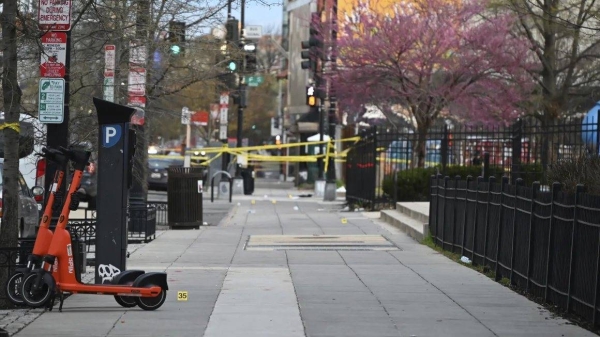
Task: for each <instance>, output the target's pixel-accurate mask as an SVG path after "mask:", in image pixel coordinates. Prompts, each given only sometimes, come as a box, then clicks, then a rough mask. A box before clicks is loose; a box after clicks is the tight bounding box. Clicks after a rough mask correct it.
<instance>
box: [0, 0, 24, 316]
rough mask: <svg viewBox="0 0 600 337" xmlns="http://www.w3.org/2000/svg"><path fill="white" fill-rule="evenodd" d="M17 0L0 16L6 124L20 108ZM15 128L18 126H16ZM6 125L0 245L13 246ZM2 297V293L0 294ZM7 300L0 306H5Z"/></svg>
mask: <svg viewBox="0 0 600 337" xmlns="http://www.w3.org/2000/svg"><path fill="white" fill-rule="evenodd" d="M16 13H17V0H5V1H4V8H3V11H2V15H0V20H1V21H2V42H3V44H2V49H3V53H4V54H3V56H4V59H3V64H2V66H3V68H2V93H3V95H4V118H5V123H6V125H19V111H20V107H21V94H22V93H21V88H20V87H19V83H18V81H17V29H16V24H15V21H16ZM6 125H5V126H6ZM17 130H18V128H17ZM17 130H15V129H11V128H10V127H5V128H4V130H3V132H4V166H3V172H2V177H3V184H2V188H3V192H2V202H3V204H2V210H3V213H4V214H3V216H2V227H1V229H0V247H16V246H17V240H18V232H19V223H18V210H19V197H18V180H17V179H18V176H19V132H18V131H17ZM7 271H8V270H7V269H3V270H1V272H0V285H1V286H2V287H4V284H5V283H6V280H7V278H8V275H9V274H10V273H11V272H12V271H8V273H7ZM2 297H4V296H2ZM8 305H10V303H9V302H8V301H6V300H3V301H2V302H0V307H7V306H8Z"/></svg>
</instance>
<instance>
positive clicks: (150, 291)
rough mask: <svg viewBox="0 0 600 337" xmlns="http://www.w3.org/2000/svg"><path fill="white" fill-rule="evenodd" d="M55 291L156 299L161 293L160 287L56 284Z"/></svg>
mask: <svg viewBox="0 0 600 337" xmlns="http://www.w3.org/2000/svg"><path fill="white" fill-rule="evenodd" d="M56 290H57V291H62V292H66V293H71V294H94V295H119V296H136V297H156V296H158V295H159V294H160V292H161V291H162V288H161V287H158V286H153V287H148V288H139V287H131V286H125V285H119V284H73V283H57V284H56Z"/></svg>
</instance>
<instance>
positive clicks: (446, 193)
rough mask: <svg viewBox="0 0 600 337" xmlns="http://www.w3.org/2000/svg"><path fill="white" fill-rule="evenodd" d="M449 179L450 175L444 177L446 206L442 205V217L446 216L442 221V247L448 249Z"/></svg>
mask: <svg viewBox="0 0 600 337" xmlns="http://www.w3.org/2000/svg"><path fill="white" fill-rule="evenodd" d="M448 180H450V177H448V176H446V177H444V207H442V218H444V222H443V223H442V249H446V236H445V235H444V234H445V230H444V227H446V203H447V202H448Z"/></svg>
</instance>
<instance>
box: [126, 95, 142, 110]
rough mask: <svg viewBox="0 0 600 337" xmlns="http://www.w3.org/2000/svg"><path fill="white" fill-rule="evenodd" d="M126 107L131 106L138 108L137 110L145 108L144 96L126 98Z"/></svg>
mask: <svg viewBox="0 0 600 337" xmlns="http://www.w3.org/2000/svg"><path fill="white" fill-rule="evenodd" d="M127 105H129V106H133V107H138V108H145V107H146V96H131V95H130V96H129V97H128V98H127Z"/></svg>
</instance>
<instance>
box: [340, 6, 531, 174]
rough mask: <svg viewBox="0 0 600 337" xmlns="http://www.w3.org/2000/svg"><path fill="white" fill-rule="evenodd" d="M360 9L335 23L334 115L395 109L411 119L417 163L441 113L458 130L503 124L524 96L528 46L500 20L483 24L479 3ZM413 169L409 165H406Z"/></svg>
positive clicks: (508, 22)
mask: <svg viewBox="0 0 600 337" xmlns="http://www.w3.org/2000/svg"><path fill="white" fill-rule="evenodd" d="M368 5H369V4H368V3H361V4H360V5H359V6H358V8H356V9H355V11H354V13H353V15H351V16H350V17H347V20H346V21H345V22H343V23H341V30H340V34H339V35H340V36H339V38H338V66H337V69H336V71H335V72H333V73H330V75H329V77H330V81H331V83H332V85H334V86H335V91H336V93H337V96H338V99H339V102H340V108H341V109H344V110H346V111H348V110H354V111H356V110H358V109H357V108H358V107H360V106H363V105H365V104H375V105H379V106H388V107H389V106H392V105H394V106H397V107H398V106H399V107H401V109H403V110H404V111H405V112H406V114H407V115H408V116H409V117H410V118H411V119H412V121H413V124H414V125H415V128H416V131H417V134H418V140H417V142H416V143H415V144H413V146H414V148H413V153H414V154H416V156H417V164H418V166H419V167H423V166H424V163H425V142H426V137H427V133H428V130H429V129H430V127H431V126H432V124H433V122H434V121H435V120H436V119H437V118H438V117H439V116H440V114H441V113H444V114H448V115H450V116H452V117H454V118H456V119H458V120H462V121H463V122H465V123H484V124H499V123H506V122H508V121H510V120H511V119H514V118H516V117H518V116H519V115H520V109H519V103H521V102H522V101H524V100H525V99H526V98H527V96H528V95H529V92H530V91H531V89H532V87H533V85H534V81H533V78H531V76H530V75H529V73H530V70H531V69H532V66H535V65H534V64H532V63H531V62H530V60H532V59H533V57H531V54H530V53H531V47H530V44H529V42H528V41H527V40H526V39H521V38H519V37H516V36H515V35H513V34H511V31H512V25H513V20H512V18H511V17H510V16H508V15H498V14H495V15H493V16H491V17H484V16H482V15H481V13H485V12H486V11H485V4H484V3H482V2H478V3H475V2H469V1H466V2H462V3H458V2H449V1H443V0H417V1H416V2H408V3H407V2H401V3H396V4H393V5H392V7H390V8H389V10H387V11H382V10H381V6H380V7H379V8H380V9H379V10H378V11H377V12H376V11H371V10H369V9H368ZM413 163H414V161H413Z"/></svg>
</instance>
